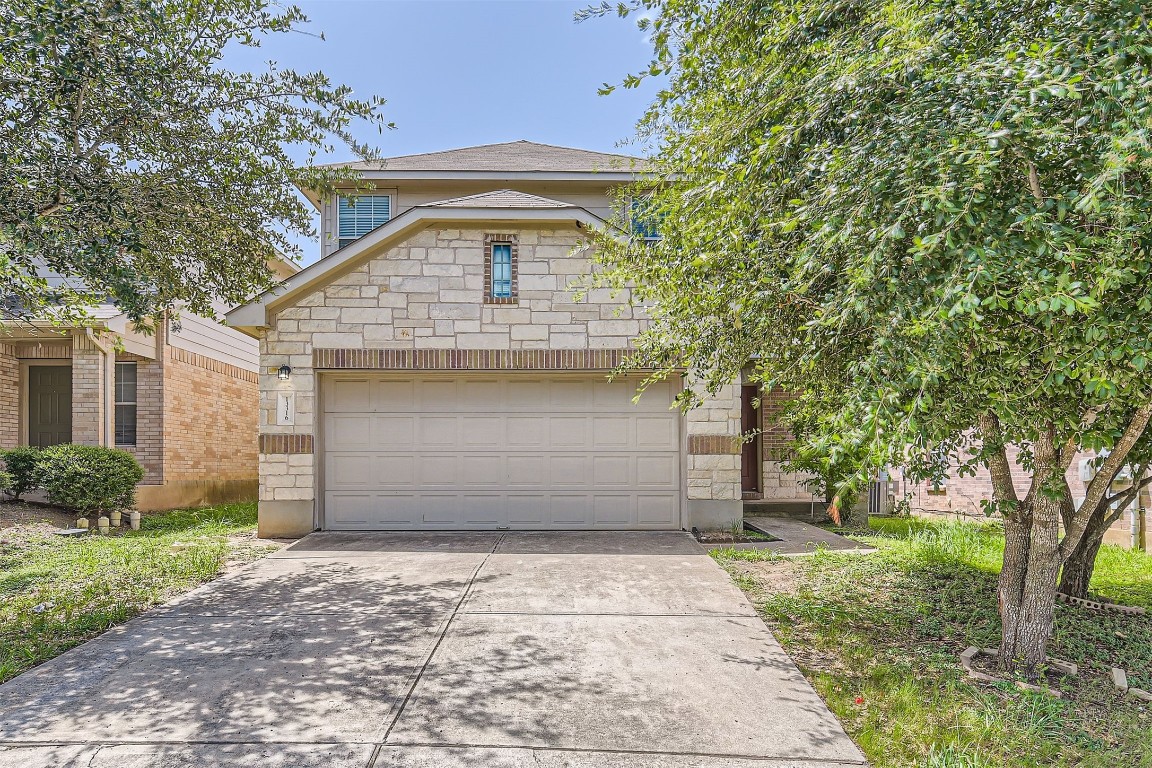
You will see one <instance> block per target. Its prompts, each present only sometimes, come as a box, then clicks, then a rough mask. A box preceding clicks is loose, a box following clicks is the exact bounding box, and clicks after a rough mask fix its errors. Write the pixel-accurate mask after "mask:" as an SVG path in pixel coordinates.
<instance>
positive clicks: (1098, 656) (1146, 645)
mask: <svg viewBox="0 0 1152 768" xmlns="http://www.w3.org/2000/svg"><path fill="white" fill-rule="evenodd" d="M871 523H872V526H873V530H872V531H870V532H869V533H868V534H866V535H863V536H861V537H860V539H861V540H862V541H865V542H867V543H868V544H871V545H872V546H874V547H876V548H877V550H878V551H877V552H875V553H873V554H870V555H863V556H862V555H842V554H836V553H833V552H827V553H823V554H821V555H818V556H817V557H815V558H807V559H791V560H786V561H783V562H778V563H774V564H771V565H770V566H769V567H764V568H761V567H759V566H757V565H756V564H755V563H749V562H747V560H746V559H745V558H739V557H735V556H734V555H735V553H733V552H728V551H724V550H714V551H713V552H712V553H711V554H712V556H713V557H714V558H716V559H717V561H718V562H720V563H721V565H723V566H724V567H726V568H727V569H728V570H729V571H730V572H731V573H732V574H733V578H734V579H735V580H736V581H737V584H738V585H739V586H740V587H741V589H743V590H744V591H745V592H746V593H747V594H748V596H749V598H750V599H751V600H752V601H753V603H754V604H755V605H756V608H757V610H758V611H759V612H760V614H761V615H762V616H763V617H764V618H765V621H766V622H768V623H769V625H770V626H771V627H772V629H773V632H774V634H776V636H777V637H778V638H779V639H780V641H781V643H782V644H783V645H784V646H785V648H786V649H787V650H788V651H789V653H790V654H791V655H792V656H793V658H794V659H795V660H796V662H797V663H798V664H799V665H800V667H801V669H802V670H803V671H804V673H805V675H806V676H807V677H808V678H809V679H810V680H811V681H812V683H813V684H814V685H815V687H816V688H817V690H818V691H819V692H820V694H821V695H822V696H823V697H824V698H825V700H826V701H827V702H828V704H829V706H830V707H831V708H832V710H833V711H834V712H835V714H836V715H837V717H838V718H840V720H841V722H842V723H843V724H844V726H845V728H846V729H847V730H848V733H849V735H850V736H851V737H852V738H853V739H854V740H855V741H856V743H857V744H859V745H860V747H861V749H863V751H864V752H865V755H866V756H867V757H868V759H869V762H870V763H871V764H872V765H875V766H877V767H878V768H904V766H922V767H923V768H943V767H944V766H979V767H980V768H992V767H993V766H996V767H998V766H1009V765H1010V766H1020V767H1021V768H1024V767H1026V766H1035V767H1036V768H1039V767H1040V766H1068V768H1072V767H1073V766H1075V767H1076V768H1082V767H1083V766H1099V767H1100V768H1103V767H1104V766H1108V765H1132V766H1149V765H1152V730H1150V729H1149V726H1148V723H1147V720H1146V718H1147V714H1146V712H1145V708H1143V707H1142V706H1141V705H1140V703H1139V702H1138V701H1136V700H1135V699H1133V698H1131V697H1125V696H1123V695H1122V694H1120V693H1119V692H1117V691H1115V690H1114V689H1112V688H1111V682H1110V681H1109V679H1108V668H1109V666H1110V665H1112V664H1121V665H1127V668H1128V669H1130V670H1146V669H1152V624H1150V623H1149V622H1148V621H1147V620H1146V619H1144V618H1142V617H1131V616H1121V615H1119V614H1104V613H1099V612H1094V611H1086V610H1083V609H1079V608H1075V607H1071V606H1065V605H1059V606H1058V608H1057V615H1056V633H1055V635H1054V638H1053V655H1055V656H1058V657H1060V658H1064V659H1069V660H1072V661H1075V662H1077V663H1079V664H1080V665H1081V669H1082V670H1083V671H1082V673H1081V675H1080V676H1079V677H1078V678H1075V679H1066V680H1065V682H1064V683H1063V684H1062V685H1064V686H1065V687H1066V688H1067V696H1066V698H1065V699H1064V700H1058V699H1053V698H1049V697H1046V696H1035V695H1031V694H1025V693H1023V692H1020V691H1018V690H1016V689H1015V688H1014V687H1012V686H1010V685H1004V686H984V685H978V684H975V683H973V682H971V681H969V680H968V679H967V678H966V677H965V676H964V673H963V670H962V669H961V667H960V664H959V661H958V659H957V655H958V654H959V652H960V651H961V650H963V649H964V647H966V646H967V645H981V646H987V645H992V644H994V643H995V639H996V637H997V636H998V633H999V627H998V624H999V621H998V617H997V609H996V575H997V571H998V570H999V564H1000V560H1001V554H1002V550H1003V546H1004V540H1003V535H1002V531H1001V526H999V525H997V524H992V523H984V524H972V523H963V522H939V521H930V520H925V519H922V518H911V519H898V520H894V519H891V518H873V519H872V521H871ZM782 568H788V569H789V570H787V571H785V572H783V573H782V572H781V569H782ZM1150 582H1152V556H1150V555H1149V554H1147V553H1137V552H1130V551H1125V550H1121V549H1119V548H1118V547H1113V546H1109V545H1106V546H1105V547H1104V550H1103V551H1102V553H1101V556H1100V559H1099V561H1098V565H1097V570H1096V573H1095V574H1094V579H1093V590H1094V591H1096V592H1099V593H1100V594H1101V595H1102V596H1105V597H1108V598H1111V599H1112V600H1115V601H1118V602H1127V603H1128V604H1134V605H1144V606H1146V607H1152V601H1150V600H1152V596H1148V595H1147V594H1144V596H1143V597H1135V598H1134V599H1131V600H1129V599H1126V598H1129V597H1134V596H1138V595H1140V594H1141V589H1142V587H1143V586H1144V585H1145V584H1147V583H1150ZM858 699H859V700H860V701H859V702H858V701H857V700H858ZM1142 718H1144V719H1142Z"/></svg>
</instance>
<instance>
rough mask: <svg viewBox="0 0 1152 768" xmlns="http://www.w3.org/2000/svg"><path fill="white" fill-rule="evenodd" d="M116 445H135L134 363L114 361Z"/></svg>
mask: <svg viewBox="0 0 1152 768" xmlns="http://www.w3.org/2000/svg"><path fill="white" fill-rule="evenodd" d="M116 445H136V363H116Z"/></svg>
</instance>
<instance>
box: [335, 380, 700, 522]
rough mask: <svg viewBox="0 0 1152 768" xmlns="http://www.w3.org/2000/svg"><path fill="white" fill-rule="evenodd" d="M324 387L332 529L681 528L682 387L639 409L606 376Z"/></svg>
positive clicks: (655, 391) (651, 395) (652, 397)
mask: <svg viewBox="0 0 1152 768" xmlns="http://www.w3.org/2000/svg"><path fill="white" fill-rule="evenodd" d="M343 383H351V384H354V385H355V386H351V387H340V386H338V385H340V384H343ZM322 386H323V387H324V393H323V394H324V397H323V400H322V402H323V403H324V410H325V412H324V413H323V414H322V416H321V418H322V422H323V423H322V434H323V435H324V440H323V443H322V448H323V449H324V450H325V451H326V454H325V456H324V458H323V461H322V467H323V473H324V474H323V477H322V482H323V483H324V486H325V492H324V505H325V506H324V509H325V511H324V515H325V525H326V526H328V527H331V528H337V529H339V528H343V529H346V530H351V529H357V528H361V529H372V528H433V529H434V528H441V529H452V528H489V529H490V528H503V527H510V528H552V529H568V528H596V527H603V528H676V527H679V521H680V497H681V494H682V491H681V487H680V486H681V471H682V470H681V454H680V426H679V424H680V414H679V413H678V412H675V411H669V410H668V407H669V405H670V398H671V393H672V392H673V387H663V388H661V387H660V386H655V387H653V388H651V389H650V390H649V392H648V393H647V394H645V396H644V398H642V400H641V403H640V404H639V405H637V404H633V403H632V397H633V395H634V393H635V382H626V381H619V382H613V383H607V382H605V380H604V379H603V378H602V377H600V376H590V377H587V378H580V377H573V376H550V375H535V374H509V375H499V376H476V375H467V374H462V375H461V376H459V377H457V378H451V377H448V376H444V375H439V374H424V375H419V376H416V377H413V378H409V379H404V378H403V377H401V376H400V375H391V374H381V375H374V376H372V377H364V378H359V377H348V378H347V379H344V378H341V377H333V379H332V380H329V379H327V378H326V377H325V378H322ZM366 392H367V393H369V395H370V396H366V395H365V393H366ZM345 393H347V394H345ZM345 397H346V398H347V402H346V401H345V400H343V399H341V398H345ZM366 401H367V402H366ZM354 408H359V409H361V410H355V409H354Z"/></svg>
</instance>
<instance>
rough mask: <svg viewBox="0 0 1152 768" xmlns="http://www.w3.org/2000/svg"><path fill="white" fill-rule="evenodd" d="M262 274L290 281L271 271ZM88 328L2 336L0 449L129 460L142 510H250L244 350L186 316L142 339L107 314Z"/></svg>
mask: <svg viewBox="0 0 1152 768" xmlns="http://www.w3.org/2000/svg"><path fill="white" fill-rule="evenodd" d="M273 268H274V270H275V271H276V273H277V275H278V276H280V277H287V276H288V275H291V274H293V273H294V272H295V271H296V267H295V266H294V265H292V264H289V263H287V262H284V261H281V260H277V261H276V262H275V263H274V264H273ZM220 309H221V310H223V309H225V308H224V307H221V308H220ZM88 316H89V317H88V319H87V320H86V321H85V322H84V323H83V324H81V325H78V326H76V327H73V328H61V327H59V326H57V325H53V324H52V323H47V322H37V321H35V320H33V319H21V320H19V321H16V322H11V323H8V324H7V325H6V326H5V327H4V328H3V329H2V333H0V448H11V447H14V446H17V445H34V446H40V447H46V446H50V445H56V444H58V443H80V444H84V445H104V446H113V447H116V448H122V449H124V450H126V451H129V452H131V453H133V454H134V455H135V456H136V458H137V460H138V461H139V462H140V464H141V465H142V466H143V468H144V479H143V480H142V482H141V483H140V485H139V487H138V489H137V494H136V498H137V507H138V508H139V509H142V510H160V509H174V508H179V507H191V506H201V505H205V504H214V503H221V502H228V501H242V500H249V499H253V498H255V497H256V491H257V473H256V465H257V461H256V449H257V403H258V401H259V395H258V393H257V371H258V370H259V346H258V344H257V343H256V341H255V340H254V339H252V338H251V337H250V336H247V335H245V334H242V333H240V332H238V331H236V330H235V329H233V328H229V327H227V326H225V325H224V324H223V323H221V322H219V321H217V320H213V319H210V318H204V317H199V316H197V315H194V314H191V313H182V314H180V315H178V316H174V317H171V318H167V319H166V320H165V321H164V322H159V323H157V331H156V333H155V334H153V335H150V336H149V335H144V334H141V333H138V332H137V331H135V330H134V329H133V328H132V326H131V323H130V322H129V321H128V318H127V316H126V315H125V314H123V313H122V312H121V311H120V310H119V309H118V308H117V307H116V306H115V305H114V304H102V305H100V306H97V307H93V308H91V309H90V310H89V312H88Z"/></svg>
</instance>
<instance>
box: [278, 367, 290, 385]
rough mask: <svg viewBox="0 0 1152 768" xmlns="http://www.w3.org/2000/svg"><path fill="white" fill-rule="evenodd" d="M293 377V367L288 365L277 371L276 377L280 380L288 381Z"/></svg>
mask: <svg viewBox="0 0 1152 768" xmlns="http://www.w3.org/2000/svg"><path fill="white" fill-rule="evenodd" d="M291 377H292V368H291V367H289V366H287V365H282V366H280V369H279V370H277V371H276V378H278V379H280V381H288V379H289V378H291Z"/></svg>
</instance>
